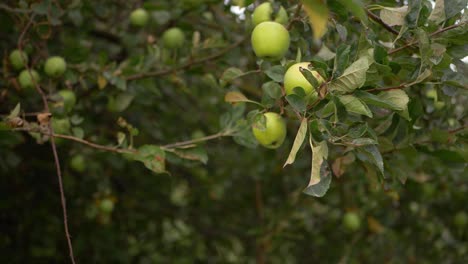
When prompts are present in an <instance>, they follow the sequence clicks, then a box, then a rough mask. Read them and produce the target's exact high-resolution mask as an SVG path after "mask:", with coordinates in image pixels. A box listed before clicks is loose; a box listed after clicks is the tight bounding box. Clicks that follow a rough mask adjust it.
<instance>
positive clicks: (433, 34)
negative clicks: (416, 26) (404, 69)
mask: <svg viewBox="0 0 468 264" xmlns="http://www.w3.org/2000/svg"><path fill="white" fill-rule="evenodd" d="M466 23H467V22H463V23H459V24H455V25H451V26H448V27H445V28H441V29H439V30H437V31H435V32H433V33H431V34H430V35H429V37H435V36H437V35H439V34H441V33H443V32H445V31H448V30H451V29H454V28H457V27H460V26H463V25H465V24H466ZM417 43H418V41H417V40H415V41H412V42H410V43H408V44H406V45H404V46H401V47H399V48H397V49H393V50H391V51H389V52H388V55H390V54H394V53H397V52H399V51H402V50H404V49H406V48H408V47H410V46H413V45H416V44H417Z"/></svg>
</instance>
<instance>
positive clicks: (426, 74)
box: [405, 69, 432, 87]
mask: <svg viewBox="0 0 468 264" xmlns="http://www.w3.org/2000/svg"><path fill="white" fill-rule="evenodd" d="M431 75H432V71H431V70H429V69H425V70H424V71H423V73H421V74H420V75H419V76H418V77H417V78H416V80H414V81H413V82H411V83H408V84H407V85H405V87H410V86H412V85H415V84H418V83H420V82H422V81H424V80H425V79H426V78H428V77H429V76H431Z"/></svg>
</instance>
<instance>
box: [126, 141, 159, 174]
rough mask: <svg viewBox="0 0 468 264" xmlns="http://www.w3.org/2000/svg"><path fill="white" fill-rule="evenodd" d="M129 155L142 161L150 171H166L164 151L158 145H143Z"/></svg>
mask: <svg viewBox="0 0 468 264" xmlns="http://www.w3.org/2000/svg"><path fill="white" fill-rule="evenodd" d="M131 156H132V157H133V159H134V160H137V161H141V162H143V164H144V165H145V167H146V168H148V169H149V170H151V171H154V172H156V173H164V172H166V163H165V161H166V152H164V150H162V149H161V148H160V147H159V146H155V145H143V146H141V147H139V148H138V151H137V152H135V153H133V154H131Z"/></svg>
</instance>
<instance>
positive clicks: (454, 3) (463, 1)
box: [444, 0, 468, 19]
mask: <svg viewBox="0 0 468 264" xmlns="http://www.w3.org/2000/svg"><path fill="white" fill-rule="evenodd" d="M467 4H468V0H445V4H444V11H445V19H449V18H452V17H453V16H455V15H456V14H458V13H460V11H461V10H463V9H465V8H466V6H467ZM465 11H466V10H465Z"/></svg>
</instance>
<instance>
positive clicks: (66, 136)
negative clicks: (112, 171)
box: [49, 134, 136, 153]
mask: <svg viewBox="0 0 468 264" xmlns="http://www.w3.org/2000/svg"><path fill="white" fill-rule="evenodd" d="M49 135H51V136H52V137H56V138H63V139H68V140H71V141H75V142H78V143H81V144H84V145H87V146H90V147H92V148H95V149H100V150H105V151H110V152H116V153H135V152H136V150H133V149H119V148H115V147H108V146H104V145H99V144H96V143H93V142H91V141H88V140H84V139H81V138H77V137H73V136H68V135H62V134H49Z"/></svg>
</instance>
